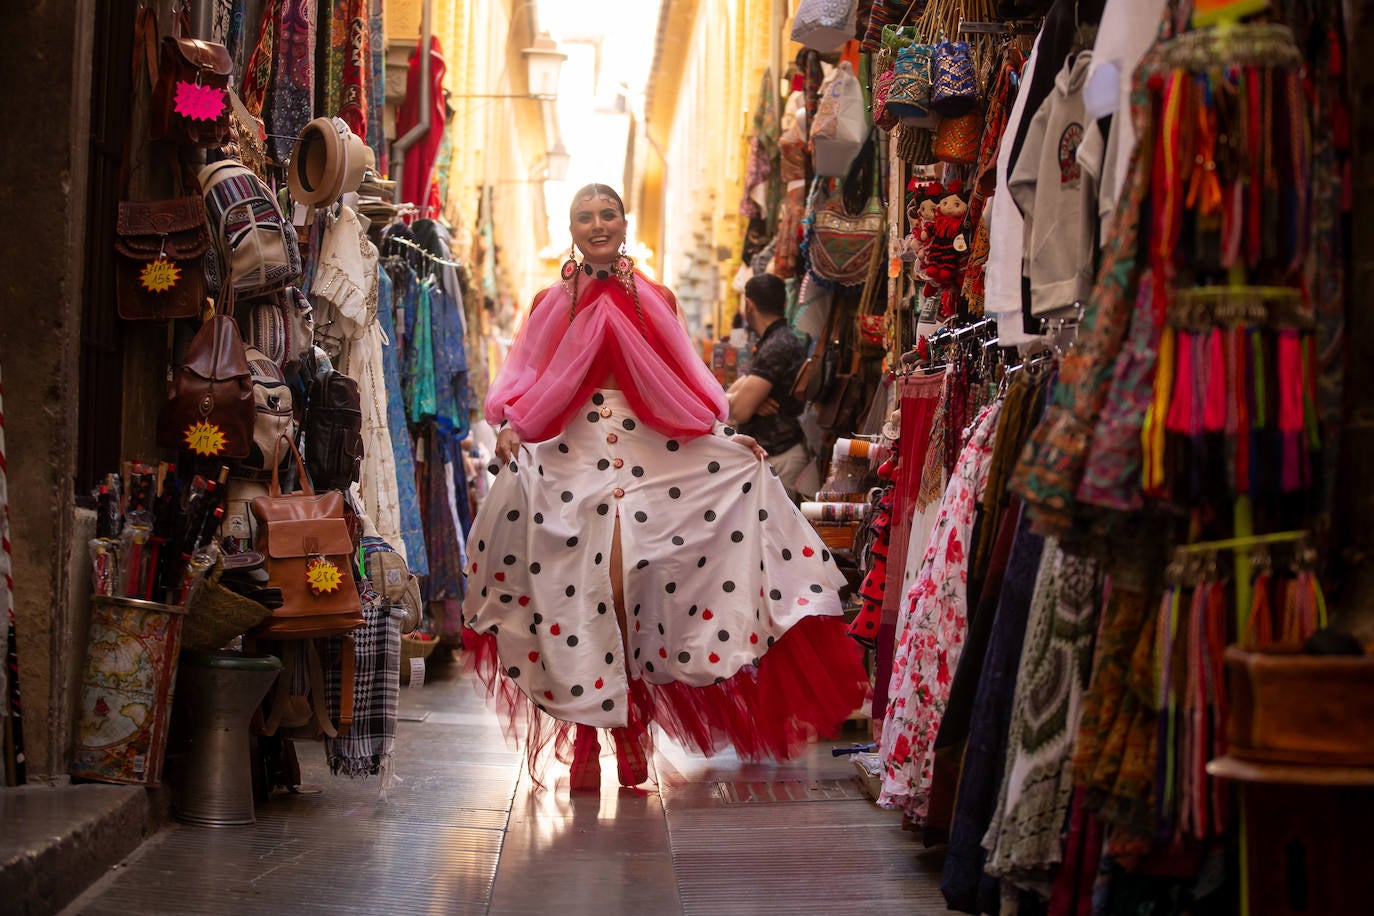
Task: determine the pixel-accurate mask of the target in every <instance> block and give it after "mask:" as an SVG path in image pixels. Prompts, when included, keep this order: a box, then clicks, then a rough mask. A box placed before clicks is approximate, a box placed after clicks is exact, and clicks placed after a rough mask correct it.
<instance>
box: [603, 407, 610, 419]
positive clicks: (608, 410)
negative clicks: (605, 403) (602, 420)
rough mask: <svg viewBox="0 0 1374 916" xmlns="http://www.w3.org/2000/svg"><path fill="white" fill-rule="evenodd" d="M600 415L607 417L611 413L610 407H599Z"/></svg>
mask: <svg viewBox="0 0 1374 916" xmlns="http://www.w3.org/2000/svg"><path fill="white" fill-rule="evenodd" d="M601 415H602V416H603V417H609V416H610V415H611V408H609V407H603V408H601Z"/></svg>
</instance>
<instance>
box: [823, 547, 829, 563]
mask: <svg viewBox="0 0 1374 916" xmlns="http://www.w3.org/2000/svg"><path fill="white" fill-rule="evenodd" d="M821 559H822V560H824V561H826V562H829V561H830V551H828V550H822V551H821Z"/></svg>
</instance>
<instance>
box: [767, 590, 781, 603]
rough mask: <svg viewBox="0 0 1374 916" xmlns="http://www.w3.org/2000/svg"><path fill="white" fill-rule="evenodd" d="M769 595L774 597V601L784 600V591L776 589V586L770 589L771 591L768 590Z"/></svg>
mask: <svg viewBox="0 0 1374 916" xmlns="http://www.w3.org/2000/svg"><path fill="white" fill-rule="evenodd" d="M768 597H769V598H772V599H773V600H774V601H781V600H782V592H781V591H779V590H778V589H776V588H775V589H772V590H770V591H769V592H768Z"/></svg>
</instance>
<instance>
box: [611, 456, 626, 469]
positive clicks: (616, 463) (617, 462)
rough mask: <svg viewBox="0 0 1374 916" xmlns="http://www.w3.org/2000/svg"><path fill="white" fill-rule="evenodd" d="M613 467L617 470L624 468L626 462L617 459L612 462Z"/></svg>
mask: <svg viewBox="0 0 1374 916" xmlns="http://www.w3.org/2000/svg"><path fill="white" fill-rule="evenodd" d="M611 466H612V467H614V468H616V469H619V468H623V467H624V466H625V462H624V461H622V460H621V459H619V458H617V459H616V460H614V461H612V462H611Z"/></svg>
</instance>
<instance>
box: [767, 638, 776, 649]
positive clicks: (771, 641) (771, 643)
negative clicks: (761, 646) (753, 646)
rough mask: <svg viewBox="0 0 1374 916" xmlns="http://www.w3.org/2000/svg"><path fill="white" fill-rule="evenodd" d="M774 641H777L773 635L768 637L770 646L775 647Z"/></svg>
mask: <svg viewBox="0 0 1374 916" xmlns="http://www.w3.org/2000/svg"><path fill="white" fill-rule="evenodd" d="M774 642H776V640H775V639H774V638H773V637H772V636H770V637H768V648H770V649H771V648H773V643H774Z"/></svg>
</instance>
